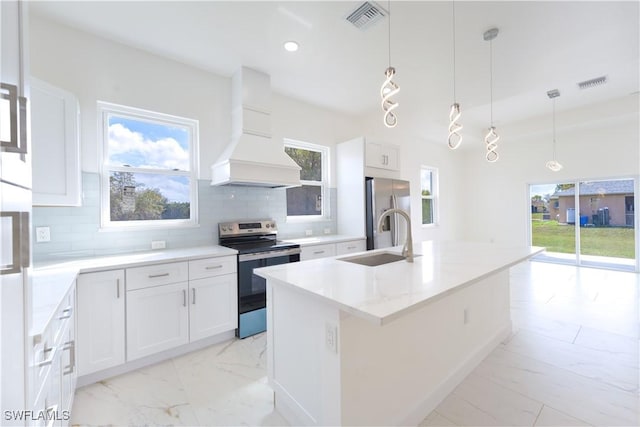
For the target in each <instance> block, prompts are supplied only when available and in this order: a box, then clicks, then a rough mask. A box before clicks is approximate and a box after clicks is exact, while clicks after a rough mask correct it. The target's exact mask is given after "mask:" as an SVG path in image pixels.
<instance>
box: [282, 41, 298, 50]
mask: <svg viewBox="0 0 640 427" xmlns="http://www.w3.org/2000/svg"><path fill="white" fill-rule="evenodd" d="M298 46H299V45H298V42H294V41H293V40H291V41H288V42H284V49H285V50H286V51H288V52H295V51H296V50H298Z"/></svg>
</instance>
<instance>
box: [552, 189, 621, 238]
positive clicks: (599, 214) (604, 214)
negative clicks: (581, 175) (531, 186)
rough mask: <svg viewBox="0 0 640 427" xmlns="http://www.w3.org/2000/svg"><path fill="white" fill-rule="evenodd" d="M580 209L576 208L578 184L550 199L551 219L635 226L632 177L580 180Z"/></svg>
mask: <svg viewBox="0 0 640 427" xmlns="http://www.w3.org/2000/svg"><path fill="white" fill-rule="evenodd" d="M578 192H579V196H580V209H579V211H578V212H576V210H575V187H573V188H568V189H566V190H560V191H556V192H555V193H554V194H553V195H552V196H551V199H550V202H549V210H550V213H551V219H557V220H558V222H561V223H569V224H573V223H580V224H582V225H585V224H589V225H595V226H607V225H610V226H618V227H624V226H627V227H633V220H634V216H633V213H634V212H633V207H634V191H633V180H615V181H591V182H581V183H580V188H579V189H578Z"/></svg>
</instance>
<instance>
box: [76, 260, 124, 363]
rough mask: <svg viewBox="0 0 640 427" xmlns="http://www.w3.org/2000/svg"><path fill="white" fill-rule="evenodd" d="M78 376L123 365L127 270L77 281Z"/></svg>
mask: <svg viewBox="0 0 640 427" xmlns="http://www.w3.org/2000/svg"><path fill="white" fill-rule="evenodd" d="M77 292H78V309H77V314H78V323H77V325H78V342H77V356H78V374H79V375H86V374H90V373H92V372H96V371H100V370H102V369H107V368H110V367H113V366H117V365H120V364H122V363H124V360H125V359H124V355H125V353H124V349H125V347H124V344H125V341H124V332H125V327H124V315H125V311H124V307H125V304H124V298H125V293H124V270H113V271H103V272H100V273H86V274H81V275H80V276H79V277H78V289H77Z"/></svg>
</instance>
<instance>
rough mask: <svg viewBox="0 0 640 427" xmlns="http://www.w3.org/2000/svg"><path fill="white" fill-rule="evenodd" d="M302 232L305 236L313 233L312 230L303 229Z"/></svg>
mask: <svg viewBox="0 0 640 427" xmlns="http://www.w3.org/2000/svg"><path fill="white" fill-rule="evenodd" d="M304 234H305V235H307V236H311V235H312V234H313V230H304Z"/></svg>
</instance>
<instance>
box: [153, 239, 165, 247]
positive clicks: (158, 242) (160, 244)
mask: <svg viewBox="0 0 640 427" xmlns="http://www.w3.org/2000/svg"><path fill="white" fill-rule="evenodd" d="M166 247H167V243H166V242H165V241H164V240H152V241H151V249H164V248H166Z"/></svg>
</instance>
